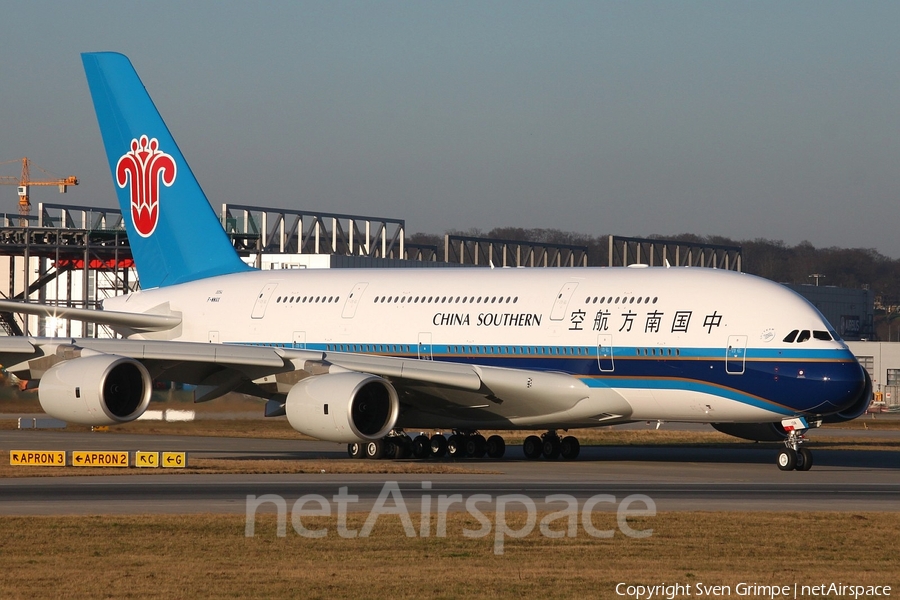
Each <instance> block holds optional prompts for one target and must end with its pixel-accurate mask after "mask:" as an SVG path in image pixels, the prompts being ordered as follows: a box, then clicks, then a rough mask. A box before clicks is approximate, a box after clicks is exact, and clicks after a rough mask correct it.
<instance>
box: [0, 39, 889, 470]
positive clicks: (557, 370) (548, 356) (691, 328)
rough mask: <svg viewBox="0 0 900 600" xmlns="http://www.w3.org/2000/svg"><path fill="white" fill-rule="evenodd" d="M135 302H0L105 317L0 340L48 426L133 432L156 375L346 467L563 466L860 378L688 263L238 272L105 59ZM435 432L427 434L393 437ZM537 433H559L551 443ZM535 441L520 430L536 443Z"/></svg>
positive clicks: (774, 426)
mask: <svg viewBox="0 0 900 600" xmlns="http://www.w3.org/2000/svg"><path fill="white" fill-rule="evenodd" d="M82 62H83V64H84V69H85V73H86V76H87V81H88V85H89V88H90V92H91V96H92V99H93V103H94V108H95V111H96V114H97V119H98V122H99V126H100V131H101V134H102V138H103V143H104V146H105V150H106V154H107V158H108V161H109V167H110V171H111V174H112V179H113V183H114V188H115V190H116V194H117V198H118V201H119V204H120V206H121V208H122V213H123V215H125V216H126V218H125V227H126V230H127V235H128V238H129V241H130V245H131V249H132V253H133V257H134V259H135V262H136V265H137V270H138V276H139V279H140V284H141V289H140V290H139V291H137V292H134V293H131V294H127V295H124V296H118V297H114V298H109V299H107V300H105V301H104V302H103V306H102V310H89V309H76V308H64V307H48V306H42V305H38V304H22V303H17V302H11V301H3V302H0V310H4V311H16V312H20V313H25V314H42V315H47V316H54V317H57V318H68V319H78V320H89V321H92V322H95V323H100V324H106V325H108V326H110V327H111V328H112V329H113V330H114V331H116V332H117V333H118V334H120V335H121V336H122V337H121V338H116V339H87V338H84V339H72V338H40V337H18V338H16V337H8V338H2V339H0V359H2V362H3V363H4V364H6V365H11V366H10V367H8V370H9V371H11V372H13V373H15V374H16V375H18V376H19V377H21V378H23V379H34V380H39V384H38V395H39V399H40V403H41V406H42V408H43V409H44V411H45V412H46V413H48V414H49V415H51V416H53V417H56V418H58V419H62V420H64V421H69V422H73V423H83V424H88V425H107V424H119V423H125V422H128V421H132V420H134V419H137V418H138V417H139V416H140V415H141V414H142V413H143V412H144V411H145V409H146V408H147V406H148V404H149V402H150V394H151V388H152V384H153V382H154V381H156V380H160V381H174V382H182V383H185V384H191V385H195V386H197V392H196V397H195V400H196V401H197V402H203V401H207V400H212V399H214V398H217V397H220V396H222V395H224V394H226V393H228V392H233V391H234V392H240V393H245V394H250V395H253V396H258V397H260V398H262V399H265V400H266V404H265V414H266V415H267V416H284V415H286V416H287V420H288V422H289V423H290V425H291V426H292V427H293V428H294V429H296V430H297V431H298V432H301V433H303V434H307V435H309V436H312V437H315V438H318V439H321V440H328V441H333V442H338V443H346V444H347V451H348V454H349V455H350V456H352V457H357V458H362V457H367V458H384V457H394V458H407V457H410V456H414V457H417V458H425V457H440V456H445V455H446V456H452V457H465V456H470V457H483V456H484V455H487V456H489V457H492V458H500V457H502V456H503V455H504V453H505V449H506V443H505V440H504V439H503V438H502V436H499V435H491V436H490V437H489V438H487V439H485V437H484V436H483V435H481V434H480V433H479V432H480V431H486V430H521V431H530V432H532V434H531V435H528V436H527V438H526V439H525V441H524V444H523V445H522V451H523V453H524V455H525V457H526V458H527V459H539V458H541V457H543V458H545V459H548V460H552V459H556V458H559V457H562V458H563V459H569V460H571V459H575V458H576V457H577V456H578V454H579V450H580V444H579V442H578V440H577V438H576V437H574V436H572V435H565V432H567V431H568V430H570V429H573V428H585V427H601V426H608V425H615V424H623V423H631V422H642V421H649V422H657V423H663V422H686V423H708V424H711V425H712V426H713V427H714V428H716V429H718V430H719V431H722V432H725V433H728V434H730V435H735V436H738V437H742V438H747V439H756V440H770V441H774V440H783V442H784V449H782V450H780V451H779V452H778V454H777V458H776V463H777V466H778V467H779V468H780V469H781V470H785V471H787V470H801V471H805V470H808V469H809V468H810V467H811V466H812V454H811V453H810V452H809V450H808V449H807V448H805V447H804V446H803V442H804V441H805V439H806V437H805V433H806V432H807V431H808V430H809V429H810V428H812V427H816V426H818V425H819V424H821V423H823V422H825V423H833V422H841V421H847V420H851V419H854V418H856V417H858V416H860V415H861V414H863V413H864V412H865V411H866V409H867V407H868V404H869V402H870V400H871V397H872V383H871V380H870V378H869V376H868V374H867V373H866V371H865V369H863V368H862V367H861V366H860V364H859V363H858V362H857V360H856V359H855V358H854V356H853V355H852V354H851V352H850V350H849V349H848V348H847V345H846V344H845V343H844V342H843V341H842V340H841V339H840V337H839V336H838V334H837V332H836V331H835V330H834V328H833V327H832V326H831V325H830V324H829V323H828V322H827V321H826V320H825V318H824V317H823V316H822V315H821V313H819V311H818V310H816V308H815V307H814V306H813V305H811V304H810V303H809V302H808V301H807V300H805V299H804V298H803V297H801V296H799V295H798V294H796V293H795V292H793V291H791V290H789V289H788V288H786V287H784V286H782V285H779V284H777V283H774V282H771V281H768V280H765V279H762V278H759V277H755V276H752V275H748V274H743V273H738V272H734V271H726V270H718V269H712V268H697V267H668V266H665V267H647V266H646V265H632V266H630V267H617V268H587V267H577V268H531V269H527V268H499V269H495V268H486V267H485V268H460V269H429V268H422V269H322V270H268V271H262V270H256V269H253V268H251V267H249V266H247V265H246V264H245V263H244V262H243V261H242V260H241V259H240V257H239V256H238V254H237V253H236V252H235V250H234V247H233V245H232V244H231V242H230V241H229V238H228V237H227V235H226V233H225V232H224V230H223V228H222V226H221V224H220V222H219V220H218V218H217V216H216V214H215V212H214V211H213V210H212V208H211V206H210V204H209V202H208V201H207V198H206V196H205V195H204V192H203V191H202V189H201V188H200V185H199V183H198V182H197V180H196V179H195V177H194V176H193V174H192V172H191V170H190V167H189V166H188V164H187V162H186V161H185V159H184V157H183V156H182V154H181V151H180V150H179V148H178V146H177V145H176V143H175V140H174V139H173V137H172V135H171V134H170V132H169V130H168V128H167V126H166V125H165V123H164V122H163V120H162V117H161V116H160V114H159V112H158V111H157V109H156V107H155V106H154V104H153V101H152V100H151V98H150V96H149V94H148V93H147V91H146V89H145V88H144V85H143V83H142V82H141V80H140V78H139V77H138V74H137V72H136V71H135V69H134V67H133V66H132V64H131V62H130V60H129V59H128V58H127V57H125V56H124V55H122V54H117V53H110V52H99V53H86V54H83V55H82ZM422 430H432V431H433V430H437V431H443V432H447V433H450V432H452V435H449V437H447V436H446V435H442V434H441V433H435V434H434V435H432V436H430V437H429V436H428V435H425V434H421V433H420V434H418V435H410V434H409V433H408V432H416V431H422ZM559 432H564V435H562V436H561V435H560V433H559ZM538 433H540V435H538Z"/></svg>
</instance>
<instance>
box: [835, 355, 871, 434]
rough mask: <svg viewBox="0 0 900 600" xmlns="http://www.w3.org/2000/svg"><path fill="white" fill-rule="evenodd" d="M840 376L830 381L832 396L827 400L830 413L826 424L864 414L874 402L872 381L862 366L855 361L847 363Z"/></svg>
mask: <svg viewBox="0 0 900 600" xmlns="http://www.w3.org/2000/svg"><path fill="white" fill-rule="evenodd" d="M845 364H846V368H845V369H842V370H841V372H840V375H839V376H837V377H835V378H834V379H833V380H832V381H830V384H831V385H829V389H830V390H831V392H832V393H831V394H828V396H829V397H827V398H825V400H826V402H827V404H828V405H830V409H829V410H827V411H823V412H827V413H830V415H829V416H828V417H826V418H825V421H826V422H842V421H849V420H851V419H855V418H856V417H859V416H860V415H862V414H864V413H865V412H866V410H867V409H868V408H869V403H870V402H871V401H872V379H871V378H870V377H869V374H868V373H867V372H866V370H865V369H863V368H862V366H861V365H860V364H859V363H857V362H856V361H854V362H853V363H845Z"/></svg>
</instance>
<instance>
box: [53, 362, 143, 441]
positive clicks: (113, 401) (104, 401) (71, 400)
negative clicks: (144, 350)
mask: <svg viewBox="0 0 900 600" xmlns="http://www.w3.org/2000/svg"><path fill="white" fill-rule="evenodd" d="M151 387H152V382H151V380H150V374H149V373H147V369H146V368H144V365H142V364H141V363H139V362H138V361H136V360H134V359H133V358H126V357H123V356H115V355H112V354H99V355H96V356H85V357H81V358H75V359H72V360H68V361H65V362H61V363H58V364H56V365H53V366H52V367H50V368H49V369H48V370H47V372H46V373H44V376H43V377H42V378H41V382H40V384H39V386H38V398H39V400H40V402H41V408H43V409H44V412H46V413H47V414H48V415H50V416H52V417H55V418H57V419H61V420H63V421H67V422H69V423H81V424H83V425H114V424H116V423H127V422H128V421H133V420H135V419H137V418H138V417H139V416H141V415H142V414H143V413H144V411H145V410H146V409H147V405H148V404H150V392H151Z"/></svg>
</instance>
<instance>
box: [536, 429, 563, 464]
mask: <svg viewBox="0 0 900 600" xmlns="http://www.w3.org/2000/svg"><path fill="white" fill-rule="evenodd" d="M559 445H560V444H559V438H558V437H556V436H555V435H548V436H547V437H545V438H544V442H543V444H542V445H541V454H543V455H544V458H546V459H548V460H556V459H557V458H559V451H560V447H559Z"/></svg>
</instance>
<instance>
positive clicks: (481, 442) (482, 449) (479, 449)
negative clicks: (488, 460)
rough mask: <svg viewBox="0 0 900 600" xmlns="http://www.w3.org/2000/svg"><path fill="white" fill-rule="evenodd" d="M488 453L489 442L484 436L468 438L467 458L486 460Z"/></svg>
mask: <svg viewBox="0 0 900 600" xmlns="http://www.w3.org/2000/svg"><path fill="white" fill-rule="evenodd" d="M486 452H487V440H485V439H484V436H483V435H478V434H476V435H470V436H468V437H467V438H466V456H471V457H472V458H484V454H485V453H486Z"/></svg>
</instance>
